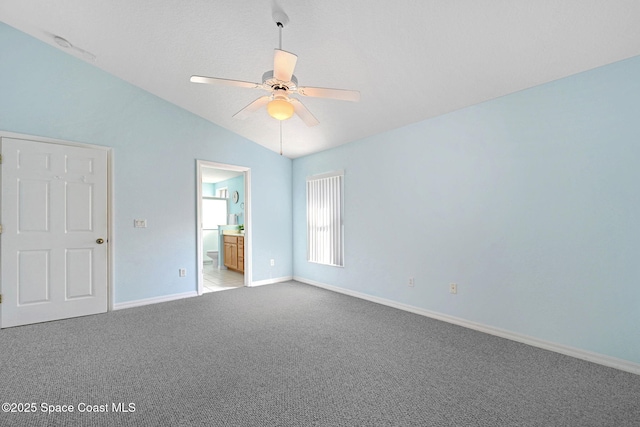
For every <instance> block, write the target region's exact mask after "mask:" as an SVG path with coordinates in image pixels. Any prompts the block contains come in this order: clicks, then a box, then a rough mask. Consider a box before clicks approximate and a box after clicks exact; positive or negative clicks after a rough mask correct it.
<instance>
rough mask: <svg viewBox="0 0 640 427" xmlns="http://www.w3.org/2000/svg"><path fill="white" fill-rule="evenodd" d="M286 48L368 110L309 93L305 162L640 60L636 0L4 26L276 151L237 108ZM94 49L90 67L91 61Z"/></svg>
mask: <svg viewBox="0 0 640 427" xmlns="http://www.w3.org/2000/svg"><path fill="white" fill-rule="evenodd" d="M274 8H275V9H281V10H283V11H284V12H286V14H287V15H288V16H289V19H290V23H289V24H288V25H287V26H286V27H285V29H284V31H283V42H282V48H283V49H284V50H287V51H290V52H293V53H295V54H297V55H298V63H297V66H296V69H295V75H296V76H297V77H298V80H299V84H300V86H320V87H330V88H342V89H355V90H359V91H360V92H361V101H360V102H359V103H352V102H345V101H336V100H331V99H318V98H308V97H300V96H299V98H301V100H302V102H303V103H304V104H305V105H306V106H307V108H308V109H309V110H311V112H312V113H313V114H314V115H315V116H316V117H317V118H318V120H319V121H320V125H318V126H315V127H312V128H308V127H307V126H305V125H304V124H303V123H302V121H301V120H300V119H299V118H298V117H296V116H294V117H293V118H291V119H290V120H287V121H285V122H283V144H284V147H283V149H284V155H285V156H288V157H291V158H296V157H299V156H303V155H306V154H310V153H314V152H318V151H322V150H325V149H327V148H330V147H334V146H338V145H340V144H344V143H347V142H351V141H354V140H358V139H361V138H363V137H366V136H369V135H373V134H376V133H380V132H384V131H387V130H390V129H394V128H397V127H400V126H404V125H407V124H410V123H413V122H417V121H421V120H424V119H427V118H430V117H434V116H438V115H441V114H444V113H447V112H450V111H453V110H456V109H460V108H463V107H465V106H469V105H473V104H477V103H479V102H482V101H485V100H488V99H492V98H496V97H499V96H502V95H506V94H509V93H512V92H515V91H519V90H522V89H526V88H529V87H532V86H535V85H539V84H542V83H545V82H549V81H552V80H555V79H559V78H562V77H565V76H568V75H571V74H575V73H578V72H581V71H585V70H588V69H592V68H595V67H598V66H601V65H605V64H609V63H612V62H615V61H619V60H622V59H625V58H629V57H632V56H636V55H640V1H638V0H600V1H598V0H562V1H558V0H536V1H524V0H522V1H514V0H458V1H455V0H321V1H318V0H278V1H276V2H273V1H269V0H243V1H233V0H189V1H185V0H135V1H132V0H109V1H105V0H2V1H1V2H0V18H1V19H2V21H4V22H5V23H7V24H9V25H11V26H13V27H15V28H17V29H19V30H22V31H24V32H26V33H28V34H31V35H33V36H35V37H37V38H39V39H41V40H43V41H45V42H47V43H49V44H51V45H53V46H56V47H57V48H59V49H62V50H65V49H63V48H60V47H59V46H58V45H56V44H55V42H54V41H53V38H52V35H59V36H61V37H64V38H65V39H67V40H68V41H69V42H71V43H72V44H73V45H74V46H76V47H78V48H79V49H66V50H65V51H66V52H68V53H70V54H72V55H75V56H78V57H79V58H81V59H83V60H86V61H87V62H91V63H93V64H95V65H96V66H97V67H99V68H101V69H103V70H106V71H108V72H109V73H111V74H113V75H115V76H118V77H120V78H122V79H123V80H125V81H128V82H130V83H132V84H134V85H136V86H139V87H141V88H143V89H145V90H147V91H149V92H151V93H153V94H155V95H157V96H159V97H160V98H163V99H165V100H167V101H169V102H172V103H174V104H176V105H178V106H180V107H182V108H184V109H186V110H188V111H191V112H193V113H195V114H197V115H199V116H201V117H204V118H205V119H207V120H210V121H211V122H213V123H216V124H218V125H220V126H222V127H224V128H226V129H229V130H231V131H233V132H235V133H238V134H240V135H243V136H244V137H246V138H248V139H250V140H252V141H255V142H257V143H258V144H261V145H263V146H265V147H267V148H269V149H271V150H273V151H275V152H279V144H280V138H279V122H277V121H276V120H275V119H272V118H270V117H269V116H268V115H267V113H266V111H265V110H264V109H263V110H261V111H258V112H257V113H255V114H253V115H252V116H251V117H249V118H248V119H246V120H243V121H241V120H238V119H234V118H232V116H233V114H235V113H236V112H237V111H239V110H240V109H242V108H243V107H244V106H246V105H247V104H249V103H250V102H251V101H253V100H254V99H256V98H258V97H259V96H262V95H264V94H266V93H265V92H262V91H259V90H254V89H244V88H235V87H220V86H208V85H202V84H194V83H190V82H189V77H190V76H191V75H192V74H198V75H206V76H214V77H222V78H228V79H238V80H246V81H252V82H258V83H260V82H261V77H262V74H263V73H264V72H265V71H268V70H271V69H272V68H273V49H274V48H276V47H278V29H277V27H276V25H275V24H274V22H273V20H272V11H273V10H274ZM80 49H81V50H84V51H87V52H90V53H91V54H93V55H95V61H92V59H91V56H90V55H89V54H83V53H82V51H81V50H80Z"/></svg>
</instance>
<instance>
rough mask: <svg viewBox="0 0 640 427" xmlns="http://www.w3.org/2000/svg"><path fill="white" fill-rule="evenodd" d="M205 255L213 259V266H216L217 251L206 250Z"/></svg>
mask: <svg viewBox="0 0 640 427" xmlns="http://www.w3.org/2000/svg"><path fill="white" fill-rule="evenodd" d="M207 256H208V257H209V258H211V259H212V260H213V266H214V267H216V268H217V267H218V251H207Z"/></svg>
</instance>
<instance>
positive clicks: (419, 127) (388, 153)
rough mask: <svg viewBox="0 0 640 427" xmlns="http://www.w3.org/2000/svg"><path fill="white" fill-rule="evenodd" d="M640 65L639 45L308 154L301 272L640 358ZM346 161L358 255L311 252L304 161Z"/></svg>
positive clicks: (319, 167)
mask: <svg viewBox="0 0 640 427" xmlns="http://www.w3.org/2000/svg"><path fill="white" fill-rule="evenodd" d="M639 76H640V57H636V58H632V59H630V60H626V61H622V62H619V63H615V64H612V65H609V66H606V67H602V68H599V69H595V70H592V71H589V72H585V73H582V74H579V75H575V76H572V77H569V78H565V79H562V80H559V81H555V82H552V83H549V84H546V85H543V86H539V87H535V88H532V89H530V90H526V91H523V92H519V93H516V94H512V95H509V96H505V97H502V98H499V99H495V100H492V101H489V102H485V103H483V104H480V105H476V106H473V107H470V108H466V109H463V110H460V111H456V112H453V113H450V114H447V115H443V116H440V117H437V118H434V119H431V120H427V121H424V122H421V123H417V124H414V125H411V126H407V127H403V128H401V129H397V130H394V131H391V132H388V133H384V134H379V135H375V136H373V137H370V138H366V139H364V140H361V141H358V142H355V143H352V144H348V145H346V146H342V147H338V148H336V149H332V150H330V151H326V152H322V153H319V154H316V155H311V156H307V157H304V158H299V159H296V160H294V162H293V200H294V275H295V276H298V277H302V278H306V279H310V280H314V281H317V282H321V283H325V284H329V285H334V286H338V287H341V288H344V289H348V290H353V291H357V292H361V293H365V294H369V295H372V296H378V297H382V298H387V299H390V300H393V301H397V302H400V303H405V304H409V305H413V306H416V307H419V308H422V309H426V310H431V311H435V312H440V313H444V314H447V315H451V316H456V317H459V318H463V319H466V320H469V321H473V322H479V323H481V324H484V325H489V326H493V327H498V328H502V329H506V330H509V331H512V332H516V333H519V334H524V335H528V336H532V337H536V338H539V339H542V340H547V341H551V342H555V343H559V344H564V345H567V346H571V347H574V348H579V349H584V350H588V351H593V352H597V353H600V354H604V355H609V356H613V357H616V358H621V359H626V360H629V361H632V362H636V363H640V327H639V326H638V325H640V262H639V261H638V256H639V254H640V226H639V222H640V186H639V183H640V167H639V165H638V163H639V160H640V120H639V116H638V111H640V77H639ZM425 102H428V99H427V100H426V101H425ZM337 169H344V170H345V218H344V224H345V237H346V240H345V252H346V264H345V267H344V268H334V267H326V266H320V265H316V264H310V263H308V262H307V261H306V259H305V254H306V250H305V248H306V234H305V177H306V176H309V175H313V174H317V173H322V172H326V171H332V170H337ZM410 276H414V277H415V287H414V288H410V287H408V286H407V280H408V278H409V277H410ZM450 283H457V284H458V295H451V294H449V292H448V286H449V284H450Z"/></svg>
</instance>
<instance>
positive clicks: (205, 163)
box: [196, 160, 253, 296]
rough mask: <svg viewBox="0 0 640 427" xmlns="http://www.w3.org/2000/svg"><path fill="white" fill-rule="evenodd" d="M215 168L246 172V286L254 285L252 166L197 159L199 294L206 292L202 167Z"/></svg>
mask: <svg viewBox="0 0 640 427" xmlns="http://www.w3.org/2000/svg"><path fill="white" fill-rule="evenodd" d="M203 167H207V168H214V169H222V170H229V171H235V172H242V173H243V174H244V241H245V245H244V259H245V263H244V286H247V287H251V286H252V277H253V275H252V271H253V268H252V262H251V260H252V247H253V245H252V239H251V235H252V233H251V230H252V228H251V168H249V167H246V166H238V165H230V164H226V163H217V162H212V161H208V160H196V204H197V209H196V234H197V244H196V257H197V258H196V260H197V271H198V283H197V289H196V290H197V292H198V296H200V295H202V294H203V293H204V268H203V263H204V257H203V255H202V250H203V246H202V168H203Z"/></svg>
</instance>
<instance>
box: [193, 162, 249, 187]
mask: <svg viewBox="0 0 640 427" xmlns="http://www.w3.org/2000/svg"><path fill="white" fill-rule="evenodd" d="M201 173H202V182H206V183H209V184H215V183H217V182H221V181H226V180H228V179H231V178H235V177H236V176H240V175H242V174H243V172H237V171H232V170H226V169H216V168H211V167H207V166H203V167H202V170H201Z"/></svg>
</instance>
